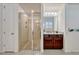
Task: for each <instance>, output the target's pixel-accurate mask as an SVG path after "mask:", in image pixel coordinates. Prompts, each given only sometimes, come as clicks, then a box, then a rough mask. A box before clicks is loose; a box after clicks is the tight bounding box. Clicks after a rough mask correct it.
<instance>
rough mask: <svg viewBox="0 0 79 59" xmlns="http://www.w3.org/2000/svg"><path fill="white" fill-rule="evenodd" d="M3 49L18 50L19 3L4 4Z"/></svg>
mask: <svg viewBox="0 0 79 59" xmlns="http://www.w3.org/2000/svg"><path fill="white" fill-rule="evenodd" d="M2 22H3V50H4V51H13V52H15V51H17V50H18V46H17V45H18V15H17V4H7V3H6V4H3V21H2Z"/></svg>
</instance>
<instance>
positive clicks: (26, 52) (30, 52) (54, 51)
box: [0, 50, 79, 55]
mask: <svg viewBox="0 0 79 59" xmlns="http://www.w3.org/2000/svg"><path fill="white" fill-rule="evenodd" d="M0 55H79V52H72V53H65V52H64V51H63V50H44V52H39V51H26V50H25V51H21V52H18V53H0Z"/></svg>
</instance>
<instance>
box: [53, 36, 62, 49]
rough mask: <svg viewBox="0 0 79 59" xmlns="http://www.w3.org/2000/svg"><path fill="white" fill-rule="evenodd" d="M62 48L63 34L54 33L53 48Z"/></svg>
mask: <svg viewBox="0 0 79 59" xmlns="http://www.w3.org/2000/svg"><path fill="white" fill-rule="evenodd" d="M62 48H63V36H60V35H56V36H55V37H54V49H62Z"/></svg>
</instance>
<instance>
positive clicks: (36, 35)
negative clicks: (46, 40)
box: [33, 12, 41, 51]
mask: <svg viewBox="0 0 79 59" xmlns="http://www.w3.org/2000/svg"><path fill="white" fill-rule="evenodd" d="M40 19H41V14H40V12H36V13H33V27H34V30H33V50H34V51H40V40H41V28H40Z"/></svg>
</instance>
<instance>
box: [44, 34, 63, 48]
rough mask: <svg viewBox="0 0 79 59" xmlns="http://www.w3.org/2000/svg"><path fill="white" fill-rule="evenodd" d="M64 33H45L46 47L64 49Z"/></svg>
mask: <svg viewBox="0 0 79 59" xmlns="http://www.w3.org/2000/svg"><path fill="white" fill-rule="evenodd" d="M62 48H63V35H62V34H52V35H51V34H44V49H62Z"/></svg>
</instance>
